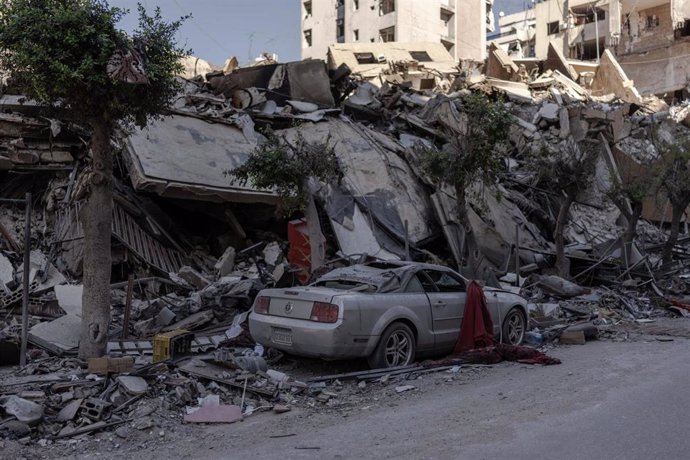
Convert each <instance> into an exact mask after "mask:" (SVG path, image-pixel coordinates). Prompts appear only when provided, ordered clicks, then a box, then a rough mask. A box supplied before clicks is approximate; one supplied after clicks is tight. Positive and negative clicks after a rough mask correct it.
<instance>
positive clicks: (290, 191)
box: [227, 129, 343, 272]
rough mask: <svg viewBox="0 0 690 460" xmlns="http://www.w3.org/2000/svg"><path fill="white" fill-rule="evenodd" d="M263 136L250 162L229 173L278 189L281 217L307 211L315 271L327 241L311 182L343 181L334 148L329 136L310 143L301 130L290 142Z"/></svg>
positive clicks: (272, 134) (273, 134) (243, 180)
mask: <svg viewBox="0 0 690 460" xmlns="http://www.w3.org/2000/svg"><path fill="white" fill-rule="evenodd" d="M264 135H265V136H266V140H265V141H264V142H262V143H260V144H259V145H258V146H257V147H256V148H255V149H254V151H253V152H252V153H251V155H250V156H249V158H248V159H247V161H246V162H245V163H244V164H243V165H241V166H239V167H237V168H235V169H234V170H232V171H228V172H227V174H228V175H230V176H232V177H234V178H236V179H237V180H238V181H239V182H240V183H242V184H246V183H247V182H251V183H252V185H253V186H255V187H257V188H260V189H275V190H276V192H277V193H278V195H279V196H280V205H279V208H278V211H279V212H280V213H281V214H284V215H290V214H292V213H294V212H295V211H304V215H305V218H306V221H307V228H308V231H309V246H310V250H311V256H310V259H311V269H312V272H313V271H314V270H316V269H317V268H319V267H320V266H321V265H322V264H323V260H324V257H325V241H324V240H323V234H322V233H321V228H320V224H319V216H318V214H317V211H316V206H315V204H314V201H313V199H312V198H311V190H310V182H311V181H320V182H324V183H326V184H332V183H339V182H340V181H341V180H342V178H343V171H342V168H341V166H340V165H339V164H338V158H337V157H336V154H335V145H334V144H333V143H332V142H331V137H330V135H329V136H328V137H326V139H325V140H324V141H323V142H308V141H307V140H306V139H305V138H304V135H303V134H302V133H301V132H300V131H299V129H297V130H296V134H295V136H294V139H292V140H291V141H289V140H288V139H287V138H286V137H285V135H282V134H277V133H276V132H275V131H273V130H271V129H267V130H265V131H264Z"/></svg>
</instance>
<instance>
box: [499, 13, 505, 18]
mask: <svg viewBox="0 0 690 460" xmlns="http://www.w3.org/2000/svg"><path fill="white" fill-rule="evenodd" d="M505 15H506V14H505V13H504V12H503V11H499V12H498V17H499V18H502V17H503V16H505Z"/></svg>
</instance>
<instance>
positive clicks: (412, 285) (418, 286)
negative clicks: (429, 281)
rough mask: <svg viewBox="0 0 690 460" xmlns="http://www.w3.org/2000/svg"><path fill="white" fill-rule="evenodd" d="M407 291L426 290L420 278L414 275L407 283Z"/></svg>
mask: <svg viewBox="0 0 690 460" xmlns="http://www.w3.org/2000/svg"><path fill="white" fill-rule="evenodd" d="M405 292H424V287H423V286H422V283H421V282H420V281H419V278H417V277H416V276H413V277H412V278H411V279H410V281H409V282H408V283H407V287H406V288H405Z"/></svg>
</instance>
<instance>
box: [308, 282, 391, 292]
mask: <svg viewBox="0 0 690 460" xmlns="http://www.w3.org/2000/svg"><path fill="white" fill-rule="evenodd" d="M314 286H320V287H325V288H329V289H337V290H341V291H356V292H376V290H377V289H378V287H377V286H374V285H373V284H368V283H363V282H361V281H352V280H337V279H336V280H324V281H317V282H316V283H314Z"/></svg>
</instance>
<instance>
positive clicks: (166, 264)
mask: <svg viewBox="0 0 690 460" xmlns="http://www.w3.org/2000/svg"><path fill="white" fill-rule="evenodd" d="M82 205H83V204H82V203H81V202H80V203H75V204H74V205H72V206H70V207H67V208H63V209H61V210H59V211H58V212H57V222H56V226H55V229H56V231H55V234H56V242H57V243H60V242H68V241H74V240H80V239H82V238H84V229H83V228H82V225H81V220H80V219H79V214H80V212H81V207H82ZM113 236H114V237H115V238H117V240H118V241H120V242H121V243H122V244H123V245H125V246H126V247H127V248H128V249H129V250H130V251H132V252H133V253H134V254H136V255H137V256H138V257H139V258H140V259H142V260H143V261H144V262H146V263H148V264H149V265H151V266H152V267H155V268H157V269H158V270H160V271H162V272H165V273H171V272H175V273H176V272H178V271H179V269H180V268H181V267H182V266H183V265H185V262H184V256H183V255H182V254H181V253H180V252H179V251H177V250H175V249H170V248H167V247H165V246H164V245H163V244H161V243H160V242H159V241H158V240H156V239H155V238H153V237H151V235H149V234H148V233H147V232H146V231H145V230H144V229H143V228H141V226H140V225H139V224H138V223H137V222H136V221H135V220H134V219H133V218H132V216H130V215H129V214H128V213H127V212H126V211H125V210H124V209H123V208H122V207H120V206H119V205H118V204H117V203H114V207H113Z"/></svg>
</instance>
